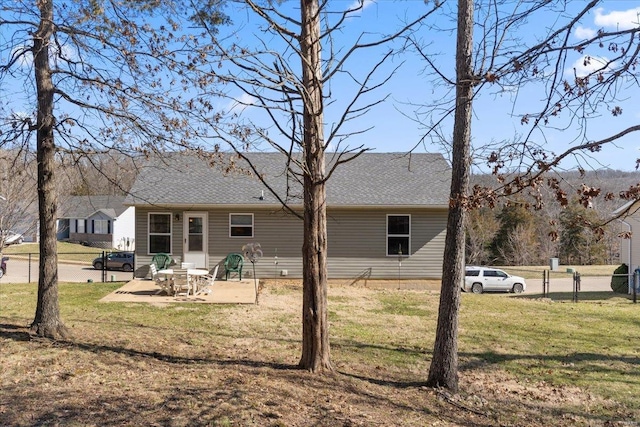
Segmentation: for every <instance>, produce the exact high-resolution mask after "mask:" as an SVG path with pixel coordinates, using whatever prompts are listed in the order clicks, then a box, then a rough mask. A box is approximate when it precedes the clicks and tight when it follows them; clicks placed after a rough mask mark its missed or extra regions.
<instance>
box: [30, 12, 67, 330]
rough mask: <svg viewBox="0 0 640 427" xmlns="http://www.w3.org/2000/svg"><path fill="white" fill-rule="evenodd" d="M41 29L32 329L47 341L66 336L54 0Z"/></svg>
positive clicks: (36, 37) (37, 61) (36, 38)
mask: <svg viewBox="0 0 640 427" xmlns="http://www.w3.org/2000/svg"><path fill="white" fill-rule="evenodd" d="M38 7H39V8H40V26H39V28H38V31H37V33H36V34H35V35H34V43H33V59H34V68H35V73H36V89H37V94H38V119H37V126H38V129H37V159H38V202H39V206H38V213H39V215H40V275H39V276H40V277H39V280H38V304H37V307H36V315H35V319H34V320H33V323H32V324H31V330H32V331H33V332H34V333H36V334H38V335H40V336H45V337H49V338H54V339H58V338H65V337H67V336H68V335H69V332H68V330H67V328H66V327H65V326H64V324H63V323H62V321H61V320H60V307H59V304H58V252H57V248H56V205H57V200H56V199H57V197H56V188H55V180H54V169H55V144H54V141H53V129H54V117H53V91H54V90H53V82H52V80H51V69H50V67H49V43H50V40H51V37H52V35H53V0H41V1H39V2H38Z"/></svg>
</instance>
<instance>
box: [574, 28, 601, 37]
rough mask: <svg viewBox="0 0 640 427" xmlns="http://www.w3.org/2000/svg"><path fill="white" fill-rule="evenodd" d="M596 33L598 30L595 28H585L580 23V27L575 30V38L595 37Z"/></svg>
mask: <svg viewBox="0 0 640 427" xmlns="http://www.w3.org/2000/svg"><path fill="white" fill-rule="evenodd" d="M596 34H597V32H596V30H594V29H593V28H585V27H583V26H581V25H579V26H578V28H576V30H575V31H574V32H573V35H574V36H575V38H577V39H579V40H586V39H590V38H592V37H595V35H596Z"/></svg>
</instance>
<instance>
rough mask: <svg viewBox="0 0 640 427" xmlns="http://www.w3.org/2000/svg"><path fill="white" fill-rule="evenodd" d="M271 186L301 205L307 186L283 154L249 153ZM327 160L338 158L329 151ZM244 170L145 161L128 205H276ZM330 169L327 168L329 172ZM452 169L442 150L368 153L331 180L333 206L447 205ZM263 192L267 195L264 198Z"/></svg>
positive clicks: (183, 160) (168, 158) (171, 159)
mask: <svg viewBox="0 0 640 427" xmlns="http://www.w3.org/2000/svg"><path fill="white" fill-rule="evenodd" d="M247 157H248V158H250V160H251V162H252V163H253V164H254V165H255V167H256V169H257V170H258V171H259V173H260V174H261V175H262V176H264V178H265V181H266V182H267V183H268V184H269V186H270V187H271V188H273V189H274V190H276V192H277V193H278V194H279V195H280V196H281V197H282V198H283V199H284V198H285V197H286V194H287V188H289V194H290V196H289V199H288V203H290V204H291V205H301V201H302V198H301V195H302V187H301V185H300V184H299V183H298V182H296V180H295V179H294V178H292V177H291V176H290V175H289V176H287V173H286V170H285V159H286V158H285V157H284V156H283V155H282V154H279V153H250V154H249V155H247ZM326 159H327V164H331V162H333V161H334V159H335V156H334V155H333V154H331V153H327V155H326ZM237 164H238V166H239V167H240V169H242V170H244V171H245V173H242V172H238V171H231V172H228V173H225V171H224V170H223V167H222V166H220V165H218V166H214V167H211V166H209V164H208V162H207V161H205V160H202V159H200V158H198V157H196V156H195V155H193V154H178V153H172V154H170V155H164V156H162V157H158V158H155V159H150V160H149V161H148V162H147V164H145V165H144V166H143V167H142V168H141V170H140V172H139V174H138V177H137V179H136V182H135V184H134V186H133V188H132V189H131V191H130V195H129V196H128V197H127V199H126V200H125V204H128V205H135V206H145V205H157V206H180V207H205V206H212V205H231V206H244V205H265V206H266V205H274V204H278V201H277V199H276V198H275V197H274V196H273V195H272V194H270V193H269V191H267V190H266V188H265V186H264V185H263V184H262V183H261V182H260V180H259V179H258V178H257V177H256V176H255V174H253V173H246V171H248V170H249V167H248V166H247V164H246V163H245V162H244V161H238V162H237ZM328 169H329V167H328V166H327V170H328ZM450 180H451V168H450V166H449V164H448V163H447V161H446V160H445V159H444V158H443V156H442V155H441V154H434V153H419V154H411V155H410V156H409V155H406V154H405V153H365V154H362V155H361V156H359V157H357V158H355V159H353V160H352V161H350V162H348V163H345V164H342V165H339V166H338V168H337V169H336V172H335V174H334V175H332V177H331V178H330V179H329V180H328V182H327V204H328V206H334V207H335V206H363V207H364V206H371V207H373V206H429V207H446V206H448V197H449V187H450ZM261 196H264V197H262V198H261Z"/></svg>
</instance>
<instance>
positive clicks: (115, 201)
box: [58, 196, 127, 218]
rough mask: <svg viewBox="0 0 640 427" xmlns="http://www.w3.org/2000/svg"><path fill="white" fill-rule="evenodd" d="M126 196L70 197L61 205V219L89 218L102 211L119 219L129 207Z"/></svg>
mask: <svg viewBox="0 0 640 427" xmlns="http://www.w3.org/2000/svg"><path fill="white" fill-rule="evenodd" d="M124 200H125V197H124V196H70V197H69V198H67V199H66V200H63V202H62V203H61V204H62V206H61V208H60V215H59V216H58V217H59V218H88V217H90V216H91V215H93V214H94V213H96V212H97V211H102V212H104V213H105V214H106V215H108V216H109V217H111V218H117V217H118V216H120V214H122V212H124V211H125V210H126V209H127V207H126V206H125V205H124Z"/></svg>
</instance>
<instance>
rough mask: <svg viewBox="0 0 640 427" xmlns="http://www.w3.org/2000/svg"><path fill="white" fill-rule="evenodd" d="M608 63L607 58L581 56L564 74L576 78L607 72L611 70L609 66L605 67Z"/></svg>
mask: <svg viewBox="0 0 640 427" xmlns="http://www.w3.org/2000/svg"><path fill="white" fill-rule="evenodd" d="M608 62H609V60H608V59H607V58H604V57H601V56H600V57H598V56H589V55H583V56H581V57H580V58H578V59H577V60H576V62H574V63H573V66H571V67H570V68H569V69H567V70H566V74H569V75H571V76H573V75H574V70H575V75H576V76H577V77H585V76H587V75H589V74H591V73H593V72H597V71H607V70H608V69H610V68H611V64H609V65H606V64H607V63H608Z"/></svg>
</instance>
